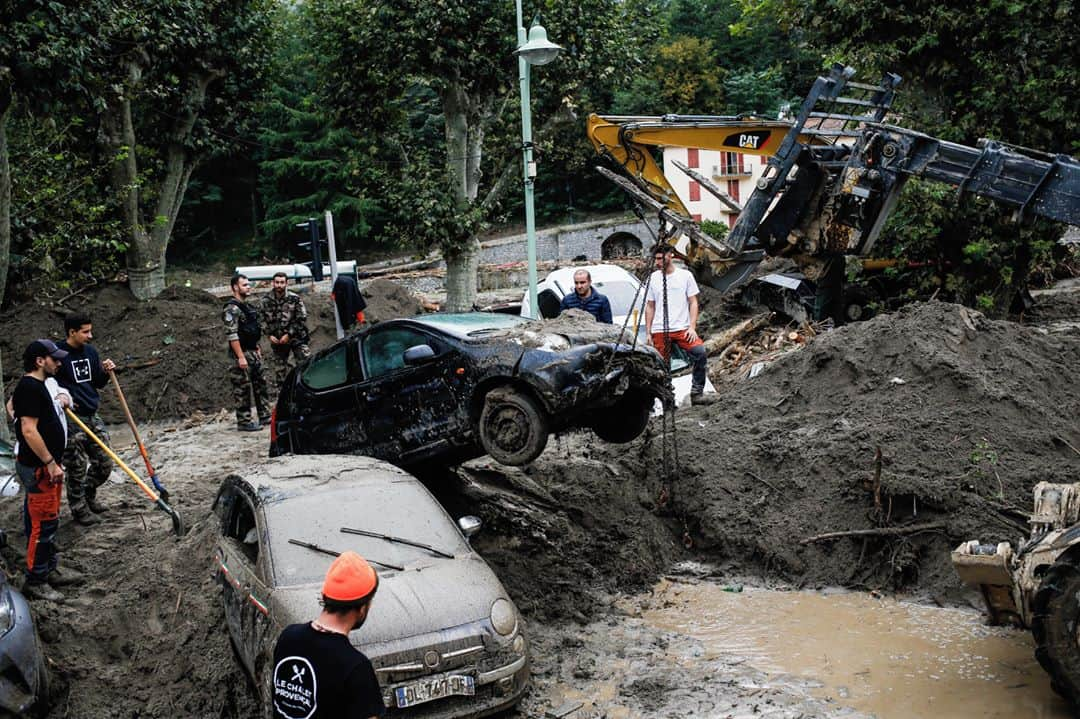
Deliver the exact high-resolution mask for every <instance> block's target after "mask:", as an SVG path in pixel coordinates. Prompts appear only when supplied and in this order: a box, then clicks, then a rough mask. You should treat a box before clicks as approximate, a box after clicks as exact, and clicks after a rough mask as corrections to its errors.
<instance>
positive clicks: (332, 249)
mask: <svg viewBox="0 0 1080 719" xmlns="http://www.w3.org/2000/svg"><path fill="white" fill-rule="evenodd" d="M326 248H327V250H328V251H329V253H330V287H331V288H333V286H334V283H335V282H337V246H336V245H335V244H334V215H333V214H331V212H330V210H327V211H326ZM334 326H335V327H337V338H338V339H341V338H342V337H344V336H345V329H344V328H343V327H342V326H341V318H340V317H338V311H337V302H335V303H334Z"/></svg>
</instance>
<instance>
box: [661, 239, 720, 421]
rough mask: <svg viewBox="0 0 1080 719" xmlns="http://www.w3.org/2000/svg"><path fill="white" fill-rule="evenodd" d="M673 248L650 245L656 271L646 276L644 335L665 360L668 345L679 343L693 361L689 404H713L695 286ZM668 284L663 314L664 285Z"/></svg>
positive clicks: (662, 245) (663, 245)
mask: <svg viewBox="0 0 1080 719" xmlns="http://www.w3.org/2000/svg"><path fill="white" fill-rule="evenodd" d="M674 253H675V248H673V247H672V246H671V245H667V244H658V245H657V246H656V247H654V248H653V258H654V259H655V261H656V271H655V272H653V273H652V277H650V278H649V294H648V298H647V299H646V301H645V337H646V338H647V340H648V343H649V344H651V345H652V346H653V347H655V348H656V350H657V351H658V352H659V353H660V356H661V357H663V358H664V361H665V362H667V361H669V360H670V357H669V356H668V349H669V347H670V346H671V345H678V346H679V347H681V348H682V349H683V350H684V351H685V352H686V353H687V354H689V355H690V358H691V359H692V360H693V363H694V376H693V380H692V382H691V385H690V403H691V404H712V403H713V401H714V397H712V396H709V395H706V394H704V392H705V377H706V373H707V371H708V356H707V355H706V353H705V343H704V342H703V341H702V339H701V338H700V337H698V333H697V321H698V298H697V296H698V292H699V290H698V286H697V280H695V279H694V275H693V274H692V273H691V272H690V271H689V270H684V269H681V268H678V267H676V266H675V265H674V263H672V259H673V257H674ZM665 286H666V288H667V303H666V312H667V314H666V316H665V302H664V289H665Z"/></svg>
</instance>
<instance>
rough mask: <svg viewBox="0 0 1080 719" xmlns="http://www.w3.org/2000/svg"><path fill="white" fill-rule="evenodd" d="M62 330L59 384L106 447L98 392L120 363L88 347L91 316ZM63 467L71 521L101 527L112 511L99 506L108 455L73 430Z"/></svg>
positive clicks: (71, 320) (68, 320)
mask: <svg viewBox="0 0 1080 719" xmlns="http://www.w3.org/2000/svg"><path fill="white" fill-rule="evenodd" d="M64 331H65V332H66V334H67V340H66V341H64V342H62V343H61V344H60V349H62V350H64V351H65V352H66V353H67V355H66V356H65V357H64V359H62V360H61V364H60V372H59V373H58V374H57V380H58V381H59V382H60V386H61V387H63V388H64V389H66V390H67V391H68V392H69V393H70V394H71V398H72V400H73V405H74V406H73V407H72V409H73V410H74V412H75V414H76V415H78V416H79V419H81V420H82V422H83V424H85V425H87V426H88V427H90V429H91V430H92V431H93V432H94V433H95V434H96V435H97V436H98V437H100V438H102V440H104V441H105V442H106V443H108V441H109V434H108V432H107V431H106V430H105V423H104V422H103V421H102V419H101V417H100V416H98V405H99V404H100V403H101V396H100V395H99V394H98V390H99V389H101V388H102V387H104V386H105V385H106V384H108V383H109V373H110V372H112V371H113V370H114V369H116V363H114V362H113V361H112V360H111V359H106V360H102V359H101V357H100V356H99V355H98V353H97V350H96V349H94V346H93V345H91V344H90V341H91V340H92V339H94V332H93V325H92V324H91V322H90V317H89V316H88V315H85V314H82V313H80V312H74V313H72V314H70V315H68V316H67V317H65V318H64ZM64 467H65V468H66V470H67V479H66V483H67V496H68V506H70V507H71V516H72V517H74V518H75V521H76V522H78V523H79V524H82V525H84V526H88V525H91V524H97V523H98V521H99V520H98V518H97V517H96V516H95V515H97V514H101V513H103V512H106V511H108V509H107V508H106V507H105V505H104V504H102V503H101V502H99V501H98V497H97V491H98V487H100V486H101V485H103V484H105V481H106V480H108V478H109V473H110V472H112V463H111V461H110V460H109V456H108V455H107V454H105V452H104V451H103V450H102V449H101V447H99V446H98V445H97V443H96V442H94V441H93V440H91V439H90V438H89V437H87V436H86V433H85V432H83V431H82V430H81V429H79V428H78V427H73V428H72V431H71V436H70V437H69V438H68V444H67V449H66V450H65V451H64Z"/></svg>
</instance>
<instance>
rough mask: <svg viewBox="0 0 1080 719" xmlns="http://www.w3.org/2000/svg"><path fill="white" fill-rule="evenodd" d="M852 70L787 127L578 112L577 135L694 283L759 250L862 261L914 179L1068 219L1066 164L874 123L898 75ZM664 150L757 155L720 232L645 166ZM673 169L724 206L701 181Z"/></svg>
mask: <svg viewBox="0 0 1080 719" xmlns="http://www.w3.org/2000/svg"><path fill="white" fill-rule="evenodd" d="M853 75H854V70H853V69H852V68H850V67H846V66H843V65H839V64H838V65H834V66H833V67H832V69H831V71H830V73H829V74H828V75H827V76H822V77H818V78H817V80H816V81H815V82H814V84H813V86H812V87H811V89H810V92H809V93H808V94H807V96H806V98H805V100H804V101H803V103H802V106H801V108H800V110H799V112H798V114H797V115H796V116H795V118H794V119H793V120H792V121H790V122H785V121H771V120H764V119H761V118H757V117H753V116H736V117H724V116H703V115H664V116H660V117H628V116H601V115H590V116H589V118H588V123H587V132H588V136H589V139H590V141H591V142H592V143H593V146H594V147H595V148H596V151H597V153H599V154H600V155H601V156H602V157H603V158H604V159H605V161H606V165H607V167H605V166H598V168H597V169H598V170H599V172H600V173H601V174H603V175H604V176H605V177H607V178H608V179H610V180H612V181H613V182H615V183H617V184H618V185H620V186H621V187H623V188H624V189H625V190H626V191H627V192H629V193H630V194H631V196H632V197H633V198H634V199H635V200H636V201H637V202H638V203H639V205H640V206H643V207H644V208H646V209H648V210H649V211H651V212H653V213H655V215H656V217H657V218H658V219H659V221H660V237H659V239H660V240H661V241H666V242H671V243H674V242H676V241H678V240H679V238H680V237H682V236H685V237H687V238H688V240H689V244H688V246H687V248H686V250H685V252H684V255H685V257H686V259H687V260H688V261H689V263H690V265H691V268H692V269H693V270H694V271H695V273H696V274H697V276H698V279H699V281H703V282H706V283H708V284H710V285H712V286H713V287H716V288H717V289H720V290H727V289H729V288H732V287H735V286H737V285H738V284H741V283H742V282H744V281H745V280H746V279H747V278H748V277H749V276H750V273H751V271H752V270H753V268H754V267H755V266H756V265H757V264H758V263H759V262H760V261H761V260H762V259H763V258H764V257H766V256H778V255H785V256H791V257H794V258H795V259H796V260H797V261H798V262H799V264H800V265H802V266H804V267H806V266H808V265H814V264H815V263H818V264H820V262H821V260H822V259H823V258H826V257H829V256H834V257H835V256H839V255H855V256H860V257H866V256H868V255H869V254H870V252H871V250H872V248H873V246H874V243H875V241H876V240H877V238H878V235H879V234H880V232H881V228H882V226H883V225H884V223H885V220H886V219H887V218H888V216H889V214H890V213H891V212H892V210H893V208H894V207H895V205H896V202H897V200H898V199H899V195H900V190H901V189H902V188H903V185H904V183H905V182H906V181H907V179H908V178H910V177H914V176H921V177H926V178H929V179H933V180H938V181H941V182H946V183H949V184H952V185H953V186H955V187H956V188H957V192H958V194H959V195H960V196H963V195H965V194H974V195H980V196H985V197H989V198H991V199H995V200H998V201H1001V202H1004V203H1007V204H1010V205H1013V206H1015V207H1016V208H1017V215H1018V217H1019V218H1024V217H1027V216H1042V217H1048V218H1050V219H1054V220H1058V221H1061V222H1066V223H1069V224H1073V225H1076V224H1080V163H1077V161H1076V160H1075V159H1073V158H1071V157H1068V156H1066V155H1048V154H1046V153H1041V152H1037V151H1033V150H1028V149H1024V148H1019V147H1013V146H1008V145H1005V144H1003V143H999V142H994V141H991V140H982V141H980V142H979V146H978V147H968V146H965V145H960V144H957V143H952V142H947V141H944V140H939V139H937V138H934V137H931V136H929V135H925V134H923V133H919V132H915V131H913V130H908V129H905V128H901V127H896V126H893V125H888V124H884V123H883V120H884V119H885V117H886V115H887V114H888V113H889V110H890V107H891V105H892V101H893V98H894V96H895V90H896V87H897V85H899V83H900V77H899V76H897V75H895V74H892V73H888V74H886V75H885V76H884V77H883V78H882V80H881V82H880V83H878V84H877V85H871V84H864V83H857V82H852V81H851V77H852V76H853ZM672 146H678V147H693V148H701V149H712V150H721V151H724V152H735V153H743V154H753V155H760V156H763V157H766V158H768V160H767V165H766V168H765V171H764V174H763V175H762V176H761V177H760V178H759V179H758V180H757V182H756V185H755V187H754V190H753V192H752V194H751V195H750V197H749V198H748V199H747V201H746V203H745V205H744V206H743V207H742V208H740V209H741V212H740V214H739V217H738V220H737V221H736V223H735V225H734V226H733V227H732V229H731V232H730V233H729V234H728V235H727V237H725V238H714V237H711V236H709V235H708V234H707V233H706V232H704V231H702V229H701V227H700V225H699V224H698V223H697V222H695V221H694V220H693V219H692V218H691V216H690V213H689V212H688V211H687V209H686V207H685V206H684V205H683V203H682V201H681V200H680V199H679V197H678V195H677V194H676V193H675V191H674V189H673V188H672V187H671V184H670V183H669V182H668V180H667V178H666V177H665V176H664V173H663V171H662V170H661V168H660V167H659V166H658V165H657V164H656V161H655V158H654V157H653V152H654V150H656V149H657V148H662V147H672ZM680 169H682V170H683V171H684V172H686V173H687V174H688V175H690V176H691V177H692V178H693V179H695V180H697V181H698V182H699V183H700V184H701V186H702V187H703V188H704V189H705V190H707V191H709V192H711V193H713V194H715V195H717V197H719V198H720V200H721V201H722V202H724V201H725V197H726V195H725V193H723V191H722V190H720V188H718V187H717V186H716V185H715V184H714V183H713V182H712V181H711V180H710V179H709V178H707V177H704V176H702V175H700V174H699V173H696V172H694V171H693V170H691V169H690V168H686V167H680ZM613 170H614V171H613ZM727 200H729V201H730V198H727Z"/></svg>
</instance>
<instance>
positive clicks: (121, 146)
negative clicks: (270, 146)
mask: <svg viewBox="0 0 1080 719" xmlns="http://www.w3.org/2000/svg"><path fill="white" fill-rule="evenodd" d="M94 7H95V9H96V10H97V12H98V14H97V16H96V18H95V19H96V20H97V22H98V23H99V25H98V31H97V36H98V38H99V40H100V47H99V49H98V53H97V55H96V56H95V58H94V65H93V68H92V71H91V72H90V73H88V76H87V83H86V84H87V87H88V90H89V91H90V93H91V95H92V96H93V99H92V101H91V102H92V105H93V106H94V107H95V108H96V109H97V110H98V119H99V122H100V128H101V133H102V137H103V139H104V144H105V146H106V147H107V148H108V150H109V151H110V153H111V154H112V157H113V170H112V183H113V187H114V188H115V189H116V190H117V191H119V192H121V193H122V195H123V202H122V207H121V211H122V216H123V219H124V225H125V227H126V228H127V232H128V235H129V250H128V256H127V266H128V275H129V286H130V288H131V291H132V293H133V294H134V295H135V296H136V297H138V298H140V299H146V298H149V297H153V296H155V295H157V294H158V293H159V292H161V290H162V289H164V287H165V249H166V247H167V246H168V243H169V240H170V238H171V236H172V231H173V227H174V225H175V223H176V218H177V215H178V213H179V210H180V206H181V203H182V201H183V197H184V193H185V191H186V189H187V184H188V181H189V179H190V177H191V173H192V171H193V169H194V168H195V165H196V164H197V163H198V162H199V160H200V159H201V158H202V157H204V156H205V155H206V154H207V153H209V152H211V151H214V150H215V149H218V148H220V147H221V145H223V144H227V143H228V142H229V141H230V140H231V138H232V137H234V135H232V134H231V132H230V131H232V132H235V129H234V128H235V125H236V124H237V123H238V122H239V120H240V118H241V116H242V115H243V114H244V113H246V112H249V111H250V106H251V103H252V102H253V101H254V99H255V98H256V97H257V94H258V91H259V88H260V85H261V82H262V72H263V68H264V67H265V66H266V64H267V53H268V40H269V38H268V29H269V19H270V14H269V9H270V2H269V0H183V1H177V0H153V1H149V2H148V1H144V2H139V3H130V4H128V3H117V2H106V1H104V0H102V1H101V2H99V3H96V4H95V6H94ZM140 137H141V138H142V140H141V141H140V140H139V138H140Z"/></svg>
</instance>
